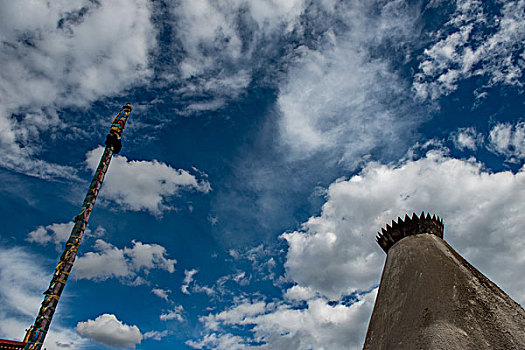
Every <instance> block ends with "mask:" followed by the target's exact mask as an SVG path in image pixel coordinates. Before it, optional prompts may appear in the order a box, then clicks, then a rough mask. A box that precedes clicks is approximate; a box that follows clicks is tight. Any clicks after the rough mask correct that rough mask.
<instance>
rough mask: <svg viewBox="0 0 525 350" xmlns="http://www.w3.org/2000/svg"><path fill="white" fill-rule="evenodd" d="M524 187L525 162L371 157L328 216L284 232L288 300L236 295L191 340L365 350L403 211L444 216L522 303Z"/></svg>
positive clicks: (337, 186) (464, 250)
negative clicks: (488, 164)
mask: <svg viewBox="0 0 525 350" xmlns="http://www.w3.org/2000/svg"><path fill="white" fill-rule="evenodd" d="M524 192H525V167H524V168H522V169H521V170H520V171H518V172H517V173H512V172H510V171H502V172H490V171H487V170H486V168H485V167H484V166H483V164H481V163H479V162H477V161H476V160H474V159H470V160H460V159H454V158H451V157H450V156H447V155H446V154H444V153H443V152H442V151H436V150H431V151H429V152H428V153H427V154H426V155H425V156H424V157H422V158H419V159H411V158H409V159H405V160H402V161H401V162H399V163H397V164H389V165H384V164H380V163H377V162H371V163H369V164H368V165H367V166H366V167H365V168H364V169H363V170H362V171H361V172H360V173H359V174H357V175H355V176H352V177H351V178H349V179H344V178H342V179H339V180H337V181H336V182H334V183H332V184H331V185H330V187H329V188H328V190H327V192H326V199H327V200H326V203H325V204H324V206H323V208H322V212H321V214H320V215H319V216H314V217H311V218H310V219H309V220H308V221H306V222H305V223H304V224H303V225H302V227H301V228H300V229H299V230H297V231H294V232H288V233H284V234H283V235H282V236H281V237H282V239H284V240H285V241H286V243H287V244H288V252H287V255H286V262H285V271H286V272H285V280H286V281H288V282H292V283H293V284H294V285H293V286H292V287H290V288H288V289H286V290H285V291H283V298H282V299H281V301H276V300H272V301H271V302H267V301H264V300H260V298H256V297H255V298H254V300H247V299H237V300H236V301H235V303H234V305H233V306H232V307H230V308H228V309H226V310H224V311H221V312H218V313H212V314H209V315H208V316H204V317H202V318H201V321H202V322H203V323H204V325H205V327H206V330H205V332H204V333H203V335H202V337H201V338H200V339H198V340H191V341H188V342H187V344H188V345H189V346H191V347H193V348H196V349H201V348H206V347H211V348H217V349H291V348H293V349H311V348H314V349H321V348H326V349H348V348H350V349H360V348H361V347H362V344H363V340H364V335H365V332H366V327H367V322H368V320H369V317H370V313H371V311H372V308H373V303H374V298H375V295H376V288H375V286H376V285H377V283H378V282H379V279H380V273H381V269H382V266H383V263H384V259H385V254H384V252H383V251H382V250H381V249H380V247H379V246H378V245H377V243H376V242H375V239H374V236H375V233H376V232H377V231H378V230H379V229H381V228H382V227H384V226H385V225H386V224H387V223H390V221H391V220H392V219H397V217H398V216H404V214H405V213H412V212H414V211H417V212H421V211H422V210H424V211H426V212H431V213H435V214H438V215H439V216H441V217H442V218H444V221H445V239H446V240H447V241H448V242H449V243H450V244H451V245H452V246H453V247H454V248H455V249H456V250H457V251H459V252H460V254H462V255H463V256H465V258H466V259H467V260H469V261H470V262H471V263H472V264H473V265H474V266H476V267H477V268H478V269H479V270H480V271H481V272H483V273H484V274H486V275H487V276H488V277H489V278H490V279H492V280H493V281H495V282H496V283H497V284H498V285H499V286H500V287H502V288H503V289H504V290H505V291H506V292H507V293H509V295H510V296H511V297H513V298H514V299H515V300H516V301H518V302H519V303H521V304H522V305H523V304H524V303H525V293H524V292H523V291H524V290H525V283H524V282H523V279H522V278H521V271H523V270H524V269H525V258H524V257H525V255H524V253H523V252H524V251H525V239H524V236H523V234H522V232H521V227H523V226H524V225H525V215H524V214H522V213H524V212H525V207H524V204H523V201H522V200H521V198H522V197H523V195H525V193H524ZM233 255H237V254H235V253H234V254H233ZM237 329H242V330H246V331H248V332H249V333H248V334H249V335H246V334H244V335H239V333H237V332H235V331H234V330H237ZM254 344H257V345H254Z"/></svg>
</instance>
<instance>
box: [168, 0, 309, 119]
mask: <svg viewBox="0 0 525 350" xmlns="http://www.w3.org/2000/svg"><path fill="white" fill-rule="evenodd" d="M305 7H306V1H305V0H294V1H286V2H282V1H274V0H262V1H257V2H250V1H245V0H233V1H231V0H218V1H210V0H196V1H195V0H183V1H180V2H178V3H176V4H175V5H173V6H172V8H171V12H172V15H173V16H174V21H175V23H176V26H175V31H174V36H175V38H176V41H177V42H179V43H180V45H181V49H182V50H183V51H184V56H183V57H176V66H177V72H176V73H175V72H171V71H170V72H168V73H166V75H165V77H166V78H167V79H169V80H177V79H183V80H184V84H183V86H184V87H183V89H182V91H179V92H181V93H183V94H184V95H194V94H197V95H200V96H205V97H208V99H207V100H205V101H203V102H199V103H192V104H191V105H190V106H189V107H188V111H190V112H195V111H203V110H208V109H215V108H220V107H221V106H222V105H223V104H224V102H225V101H226V100H227V99H231V98H236V97H237V96H239V95H240V94H241V93H242V92H243V91H244V90H245V89H246V88H247V86H248V85H249V83H250V82H251V79H252V74H253V71H254V69H260V65H261V62H260V61H261V60H266V59H268V57H270V58H271V57H274V56H275V53H276V52H278V51H277V49H276V45H277V43H278V42H279V38H282V37H283V36H284V35H290V34H291V32H292V31H293V29H295V28H296V27H297V26H298V25H299V16H300V15H301V14H302V13H303V11H304V9H305ZM210 95H212V96H213V98H211V99H209V96H210Z"/></svg>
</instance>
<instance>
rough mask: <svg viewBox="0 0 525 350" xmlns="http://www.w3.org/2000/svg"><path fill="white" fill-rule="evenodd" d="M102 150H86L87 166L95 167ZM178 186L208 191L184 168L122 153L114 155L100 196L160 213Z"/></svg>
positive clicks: (134, 208)
mask: <svg viewBox="0 0 525 350" xmlns="http://www.w3.org/2000/svg"><path fill="white" fill-rule="evenodd" d="M103 152H104V148H103V147H102V146H100V147H98V148H96V149H94V150H92V151H90V152H88V153H87V155H86V162H87V166H88V168H89V169H91V170H95V169H96V168H97V166H98V162H99V160H100V156H101V155H102V153H103ZM182 190H195V191H199V192H202V193H208V192H209V191H210V190H211V187H210V184H209V182H208V181H206V180H198V179H197V178H196V177H195V176H194V175H192V174H190V173H189V172H188V171H186V170H182V169H173V168H172V167H170V166H169V165H167V164H165V163H162V162H159V161H156V160H153V161H139V160H131V161H130V160H128V159H127V158H126V157H123V156H114V157H113V160H112V161H111V165H110V170H109V171H108V173H107V175H106V178H105V179H104V187H103V189H102V190H101V192H100V196H101V197H102V198H104V199H108V200H111V201H113V202H115V203H116V204H118V205H119V208H122V209H126V210H132V211H140V210H147V211H149V212H150V213H152V214H154V215H160V214H161V213H162V211H164V210H169V209H172V207H170V206H169V205H168V204H167V203H166V202H167V201H168V199H169V198H170V197H173V196H176V195H177V194H178V193H179V192H180V191H182Z"/></svg>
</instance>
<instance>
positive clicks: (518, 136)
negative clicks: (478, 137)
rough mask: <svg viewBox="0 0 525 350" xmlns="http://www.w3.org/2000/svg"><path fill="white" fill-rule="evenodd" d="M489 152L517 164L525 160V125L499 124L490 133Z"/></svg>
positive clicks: (519, 123) (521, 123)
mask: <svg viewBox="0 0 525 350" xmlns="http://www.w3.org/2000/svg"><path fill="white" fill-rule="evenodd" d="M488 148H489V150H491V151H493V152H494V153H496V154H500V155H503V156H505V157H506V158H507V161H509V162H513V163H517V162H519V161H520V160H523V159H524V158H525V123H524V122H518V123H516V124H515V125H512V124H509V123H498V124H496V125H494V127H493V128H492V129H491V130H490V133H489V145H488Z"/></svg>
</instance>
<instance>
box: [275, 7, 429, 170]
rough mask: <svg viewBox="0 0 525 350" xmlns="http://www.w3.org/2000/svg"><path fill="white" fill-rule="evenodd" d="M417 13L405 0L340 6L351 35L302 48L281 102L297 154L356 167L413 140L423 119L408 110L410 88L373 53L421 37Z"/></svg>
mask: <svg viewBox="0 0 525 350" xmlns="http://www.w3.org/2000/svg"><path fill="white" fill-rule="evenodd" d="M370 7H374V8H375V7H377V9H378V11H379V13H380V14H379V15H371V13H376V12H377V11H376V10H373V11H372V10H370ZM415 11H416V9H415V8H411V7H409V6H407V5H406V3H404V2H400V1H394V2H389V3H379V2H373V3H372V4H365V3H360V2H351V3H347V4H343V3H341V4H340V5H339V6H338V8H337V13H338V16H337V19H339V20H341V21H343V22H344V23H347V25H348V26H349V28H348V30H346V31H344V32H334V31H332V32H330V31H329V32H327V33H326V35H325V36H324V38H323V40H322V44H320V45H319V47H318V48H316V49H311V48H306V47H301V48H300V49H298V52H299V53H300V54H299V55H298V57H297V58H296V59H295V60H294V61H293V63H292V64H291V66H290V68H289V72H288V75H287V78H286V79H284V81H283V82H282V83H281V84H280V86H279V96H278V101H277V104H278V107H279V110H280V112H281V119H280V121H279V128H280V133H281V137H282V141H283V142H284V144H285V145H288V146H289V147H290V151H291V152H290V153H289V154H290V155H291V157H293V158H294V159H295V158H305V157H310V156H312V155H313V154H314V153H316V152H319V151H330V152H335V155H336V157H335V158H336V161H341V162H343V163H346V164H348V165H350V166H355V165H357V163H358V162H359V161H360V159H361V157H362V156H364V155H366V154H369V153H370V152H371V151H373V150H376V149H383V150H385V151H386V152H387V153H388V152H392V150H394V149H396V148H402V147H395V146H392V145H393V144H395V145H403V144H404V143H405V142H406V141H407V139H408V137H407V135H409V134H410V132H411V130H412V128H413V127H414V126H415V125H416V123H417V122H419V120H418V119H419V118H420V116H418V115H417V114H418V113H417V112H415V111H416V109H412V110H411V111H410V112H408V111H407V110H405V109H406V108H409V107H408V106H409V105H410V98H407V96H408V90H409V88H408V85H406V84H405V83H404V82H403V79H402V78H401V77H400V76H398V74H397V73H395V72H394V71H393V69H392V67H391V66H390V64H389V62H388V60H386V59H382V58H380V57H372V56H371V54H370V50H371V47H372V46H373V45H381V44H384V42H386V41H391V42H399V43H402V42H406V41H407V40H408V39H410V38H411V37H412V36H413V35H415V33H416V32H417V31H416V30H415V18H416V17H417V16H414V14H415V13H416V12H415ZM401 101H404V102H406V103H401ZM387 145H388V147H387Z"/></svg>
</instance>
